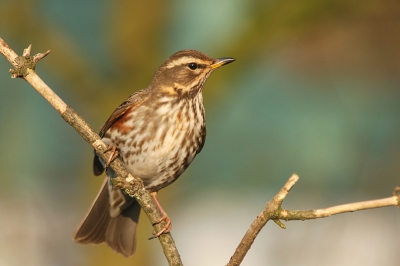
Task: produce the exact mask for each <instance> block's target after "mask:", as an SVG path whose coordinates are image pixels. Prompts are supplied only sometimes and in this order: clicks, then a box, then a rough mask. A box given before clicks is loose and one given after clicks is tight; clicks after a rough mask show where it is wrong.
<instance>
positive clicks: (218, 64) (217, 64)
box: [210, 57, 235, 70]
mask: <svg viewBox="0 0 400 266" xmlns="http://www.w3.org/2000/svg"><path fill="white" fill-rule="evenodd" d="M233 61H235V59H233V58H229V57H227V58H217V59H216V60H215V62H214V63H213V64H212V65H210V68H211V69H213V70H214V69H217V68H219V67H221V66H223V65H226V64H229V63H232V62H233Z"/></svg>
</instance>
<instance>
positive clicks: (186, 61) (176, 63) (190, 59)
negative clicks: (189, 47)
mask: <svg viewBox="0 0 400 266" xmlns="http://www.w3.org/2000/svg"><path fill="white" fill-rule="evenodd" d="M192 62H195V63H198V64H200V63H203V61H201V60H200V59H198V58H195V57H191V56H185V57H181V58H179V59H176V60H173V61H172V62H170V63H169V64H168V65H166V68H172V67H174V66H179V65H185V64H189V63H192Z"/></svg>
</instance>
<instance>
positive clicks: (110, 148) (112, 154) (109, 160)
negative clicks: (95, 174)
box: [104, 145, 118, 172]
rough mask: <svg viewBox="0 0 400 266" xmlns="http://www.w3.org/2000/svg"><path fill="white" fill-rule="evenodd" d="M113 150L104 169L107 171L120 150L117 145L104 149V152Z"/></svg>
mask: <svg viewBox="0 0 400 266" xmlns="http://www.w3.org/2000/svg"><path fill="white" fill-rule="evenodd" d="M108 151H111V155H110V157H109V158H108V160H107V162H106V164H105V165H104V169H105V171H106V172H107V168H108V167H109V166H110V164H111V162H112V161H114V160H115V159H116V158H117V157H118V150H117V146H114V145H110V146H108V148H107V149H106V150H105V151H104V153H106V152H108Z"/></svg>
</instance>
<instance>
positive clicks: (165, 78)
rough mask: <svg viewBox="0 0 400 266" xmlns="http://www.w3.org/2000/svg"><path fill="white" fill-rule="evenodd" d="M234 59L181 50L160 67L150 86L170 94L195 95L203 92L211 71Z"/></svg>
mask: <svg viewBox="0 0 400 266" xmlns="http://www.w3.org/2000/svg"><path fill="white" fill-rule="evenodd" d="M233 61H235V59H233V58H217V59H215V58H211V57H209V56H207V55H205V54H203V53H202V52H199V51H196V50H183V51H179V52H177V53H175V54H173V55H172V56H170V57H169V58H168V59H167V60H166V61H165V62H164V64H162V65H161V66H160V67H159V69H158V70H157V72H156V73H155V75H154V77H153V80H152V83H151V85H150V87H151V88H152V89H155V90H159V91H160V92H162V93H168V94H170V95H176V96H190V95H192V96H194V95H197V94H198V92H201V90H202V88H203V86H204V83H205V81H206V80H207V78H208V76H209V75H210V74H211V72H213V71H214V70H215V69H217V68H219V67H221V66H223V65H226V64H229V63H231V62H233Z"/></svg>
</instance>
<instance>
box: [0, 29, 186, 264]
mask: <svg viewBox="0 0 400 266" xmlns="http://www.w3.org/2000/svg"><path fill="white" fill-rule="evenodd" d="M30 51H31V45H29V47H28V48H26V49H25V50H24V52H23V55H22V56H18V55H17V54H16V53H15V52H14V51H13V50H12V49H11V48H10V47H9V46H8V45H7V43H6V42H5V41H4V40H3V39H2V38H1V37H0V53H1V54H3V55H4V57H5V58H6V59H7V60H8V61H9V62H10V63H11V64H12V65H13V66H14V69H12V70H10V72H11V73H12V76H11V77H12V78H16V77H21V78H23V79H25V80H26V81H27V82H28V83H29V84H30V85H31V86H32V87H33V88H34V89H35V90H36V91H37V92H39V93H40V94H41V95H42V96H43V97H44V98H45V99H46V100H47V101H48V102H49V103H50V104H51V105H52V106H53V107H54V108H55V109H56V110H57V111H58V112H59V113H60V114H61V117H62V118H63V119H64V120H65V121H66V122H67V123H69V124H70V125H71V126H72V127H73V128H74V129H75V130H76V131H77V132H78V133H79V134H80V135H81V136H82V137H83V138H84V139H85V141H87V142H88V143H89V144H90V145H92V147H93V148H94V149H95V150H96V152H97V154H98V155H99V156H101V157H102V158H103V160H104V161H107V160H108V158H109V156H110V155H111V151H108V152H105V151H106V150H107V145H106V144H105V143H104V142H103V141H102V140H101V139H100V137H99V135H97V133H96V132H94V130H93V129H92V128H91V127H90V126H89V125H88V124H87V123H86V122H85V121H84V120H83V118H82V117H81V116H79V115H78V114H77V113H76V112H75V111H74V110H73V109H72V108H71V107H69V106H68V105H66V104H65V103H64V102H63V101H62V100H61V98H60V97H58V95H57V94H55V93H54V92H53V91H52V90H51V89H50V87H49V86H47V85H46V84H45V83H44V82H43V80H42V79H41V78H40V77H39V76H38V75H37V74H36V73H35V71H34V69H35V66H36V63H37V62H38V61H39V60H40V59H42V58H44V57H45V56H47V55H48V54H49V53H50V51H47V52H46V53H39V54H37V55H35V56H33V57H32V56H31V55H30ZM110 167H111V168H112V169H113V170H114V171H115V173H116V174H117V175H118V179H117V182H115V183H116V186H118V187H120V188H121V189H123V190H124V191H125V192H126V193H127V194H128V195H129V196H131V197H134V198H135V199H136V200H137V202H138V203H139V204H140V205H141V207H142V209H143V210H144V212H145V213H146V215H147V216H148V218H149V220H150V222H151V223H152V224H155V225H154V228H155V231H156V232H158V231H159V230H161V229H162V228H163V226H164V223H163V222H162V223H157V221H160V220H161V217H162V213H161V212H160V211H159V210H158V208H157V206H156V205H155V203H154V202H153V200H152V199H151V197H150V194H149V193H148V192H147V190H146V189H145V188H144V185H143V182H142V180H141V179H140V178H135V177H133V176H132V175H131V174H130V173H129V172H128V171H127V170H126V169H125V166H124V164H123V162H122V161H121V160H120V159H118V158H117V159H115V160H114V161H113V162H112V163H111V164H110ZM159 240H160V243H161V245H162V248H163V251H164V254H165V256H166V258H167V260H168V263H169V265H177V266H178V265H183V264H182V261H181V259H180V255H179V253H178V250H177V248H176V246H175V242H174V240H173V238H172V236H171V234H170V233H167V234H162V235H161V236H160V237H159Z"/></svg>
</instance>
